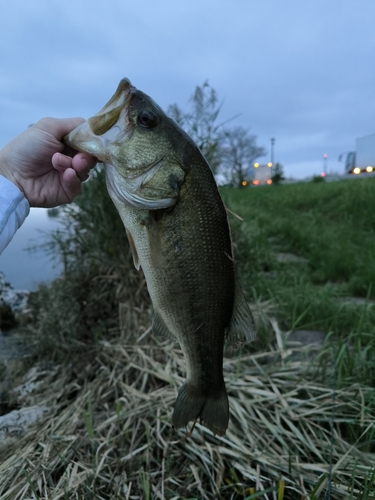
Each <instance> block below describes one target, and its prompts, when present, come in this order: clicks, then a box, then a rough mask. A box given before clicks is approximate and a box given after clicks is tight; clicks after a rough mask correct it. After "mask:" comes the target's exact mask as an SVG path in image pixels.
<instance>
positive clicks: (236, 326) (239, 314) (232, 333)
mask: <svg viewBox="0 0 375 500" xmlns="http://www.w3.org/2000/svg"><path fill="white" fill-rule="evenodd" d="M227 335H228V336H227V340H228V341H229V342H231V343H233V344H234V345H235V346H237V345H239V344H247V343H248V342H251V341H252V340H254V338H255V336H256V330H255V321H254V318H253V315H252V313H251V311H250V307H249V306H248V304H247V302H246V299H245V296H244V293H243V291H242V288H241V286H240V284H239V283H238V280H236V283H235V296H234V306H233V314H232V319H231V321H230V324H229V328H228V334H227Z"/></svg>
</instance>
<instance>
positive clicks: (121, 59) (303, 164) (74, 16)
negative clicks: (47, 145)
mask: <svg viewBox="0 0 375 500" xmlns="http://www.w3.org/2000/svg"><path fill="white" fill-rule="evenodd" d="M374 20H375V0H325V1H323V0H304V1H301V0H226V1H224V0H189V1H181V0H180V1H178V0H157V1H155V0H153V1H152V0H142V1H140V0H138V1H134V0H133V1H132V2H130V1H128V0H103V1H99V0H90V1H88V0H74V1H72V0H32V1H31V2H25V0H12V1H9V2H2V5H1V7H0V33H1V35H0V116H1V120H0V147H1V146H3V145H4V144H5V143H6V142H7V141H8V140H10V139H11V138H12V137H14V136H15V135H17V134H18V133H20V132H21V131H22V130H24V129H25V128H26V127H27V126H28V125H29V124H31V123H35V122H36V121H37V120H38V119H39V118H41V117H43V116H56V117H68V116H83V117H84V118H88V117H89V116H91V115H93V114H94V113H96V112H97V111H98V110H99V109H100V108H101V107H102V106H103V105H104V104H105V103H106V101H107V100H108V99H109V98H110V97H111V95H112V94H113V92H114V91H115V89H116V87H117V84H118V82H119V80H120V79H121V78H122V77H125V76H126V77H128V78H129V79H130V80H131V82H132V83H133V84H134V85H135V86H136V87H138V88H139V89H141V90H143V91H144V92H146V93H148V94H149V95H151V96H152V97H153V98H154V100H155V101H156V102H158V104H159V105H161V106H162V107H163V108H164V109H166V108H167V107H168V105H169V104H172V103H178V104H179V105H180V106H181V107H182V108H184V109H188V101H189V98H190V96H191V94H192V93H193V91H194V88H195V86H196V85H201V84H203V82H204V81H205V80H208V81H209V83H210V84H211V86H212V87H214V88H215V89H216V90H217V92H218V95H219V98H220V99H222V100H223V108H222V119H223V120H225V119H226V118H229V117H231V116H233V115H237V114H240V117H239V118H237V119H236V121H235V122H232V123H233V125H243V126H246V127H250V128H251V132H252V133H253V134H255V135H256V136H257V137H258V143H259V145H260V146H264V147H265V148H266V149H267V150H268V152H269V151H270V138H271V137H275V138H276V145H275V160H276V161H279V162H281V163H282V165H283V166H284V170H285V173H286V174H287V175H288V176H294V177H300V178H301V177H305V176H307V175H311V174H314V173H315V174H318V173H320V172H321V169H322V166H323V154H324V153H327V154H328V170H332V171H337V172H340V171H342V170H343V165H342V164H340V163H338V162H337V157H338V155H339V154H340V153H342V152H345V151H349V150H352V149H354V146H355V139H356V138H357V137H361V136H364V135H368V134H371V133H375V24H374Z"/></svg>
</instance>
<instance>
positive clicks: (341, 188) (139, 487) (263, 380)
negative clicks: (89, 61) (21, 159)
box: [0, 170, 375, 500]
mask: <svg viewBox="0 0 375 500" xmlns="http://www.w3.org/2000/svg"><path fill="white" fill-rule="evenodd" d="M374 191H375V179H372V178H368V179H363V180H356V181H353V182H350V181H341V182H332V183H327V182H320V183H299V184H293V185H280V186H267V187H256V188H246V189H234V188H226V187H225V188H222V195H223V199H224V201H225V204H226V205H227V207H228V208H229V209H230V210H231V211H233V212H235V213H237V214H239V215H240V216H241V217H242V218H243V221H240V220H238V219H237V218H235V217H234V216H232V215H229V219H230V222H231V227H232V235H233V243H234V249H235V257H236V261H237V273H238V275H239V278H240V281H241V283H242V285H243V288H244V290H245V294H246V296H247V298H248V299H249V301H250V302H252V304H253V309H254V312H255V316H256V319H257V323H258V338H257V339H256V341H255V342H253V343H252V344H251V345H250V346H248V347H247V346H246V347H245V348H243V349H242V350H241V352H240V353H239V354H238V355H237V356H234V357H232V358H229V359H225V361H224V372H225V378H226V382H227V387H228V393H229V396H230V400H231V424H230V429H229V431H228V434H227V436H226V437H224V438H217V437H213V436H211V435H210V434H209V433H208V432H207V431H205V430H204V429H202V428H200V427H199V426H198V428H197V429H196V430H194V433H193V435H192V437H191V438H190V439H185V438H184V435H183V432H176V431H175V430H173V429H172V427H171V424H170V413H171V409H172V405H173V401H174V399H175V396H176V391H177V389H178V387H179V386H180V385H181V383H182V380H183V378H184V374H185V363H184V360H183V357H182V355H181V352H180V351H179V349H178V348H176V346H175V345H172V344H171V343H169V342H164V341H162V340H160V339H154V338H153V337H152V336H151V335H150V333H149V327H150V323H151V307H150V300H149V298H148V295H147V291H146V287H145V283H144V279H143V277H142V274H141V273H137V272H136V271H135V270H134V268H133V263H132V259H131V256H130V252H129V248H128V244H127V240H126V237H125V231H124V229H123V226H122V223H121V221H120V219H119V217H118V214H117V212H116V210H115V209H114V207H113V205H112V202H111V201H110V199H109V197H108V195H107V193H106V190H105V189H104V177H103V172H101V171H100V170H99V171H97V172H96V173H95V174H94V175H93V180H92V181H90V182H89V183H87V184H86V185H85V190H84V193H83V195H82V196H80V197H79V198H78V199H77V202H76V203H75V204H73V205H72V206H70V207H67V208H66V209H64V212H63V220H64V223H65V230H64V231H62V232H59V233H56V234H55V235H54V236H53V239H52V241H51V244H50V246H49V251H50V252H51V253H53V254H55V255H57V256H58V258H60V259H61V260H62V262H63V264H64V273H63V275H62V276H61V277H60V278H59V279H58V280H56V281H54V282H53V283H52V284H51V285H48V286H47V285H44V286H41V287H40V288H39V290H38V291H37V292H36V293H33V294H31V299H30V304H29V305H30V319H31V322H30V324H28V325H26V327H25V339H26V340H27V342H28V346H29V349H31V350H32V353H33V356H32V357H30V358H29V359H28V360H26V362H25V363H24V365H23V366H22V367H21V368H20V367H19V366H18V365H17V367H13V368H11V367H10V366H6V365H2V366H0V372H1V373H0V376H1V377H3V378H4V380H5V379H6V378H8V379H9V378H11V379H12V378H15V376H14V374H15V373H18V374H19V373H21V376H23V377H24V376H25V370H26V368H28V367H29V366H30V365H35V364H37V366H42V367H43V370H45V375H44V377H45V383H44V384H43V385H42V386H41V388H40V389H39V390H38V391H37V393H36V394H32V395H30V396H28V397H29V398H30V399H28V400H27V401H26V403H27V404H30V401H31V402H32V404H46V405H47V406H49V407H51V415H50V416H49V418H48V419H47V421H46V423H45V425H43V424H42V425H41V426H40V427H39V428H37V430H36V431H31V433H30V434H27V435H26V436H24V437H21V438H20V439H21V441H20V445H19V448H17V446H16V445H14V446H13V448H12V447H10V448H9V450H7V451H6V452H4V456H3V457H1V460H0V496H1V495H2V494H3V495H4V498H6V499H7V500H8V499H9V500H10V499H11V498H15V496H16V494H21V493H20V492H21V491H23V493H22V494H26V491H27V494H28V496H29V497H31V496H32V495H34V497H35V498H37V497H38V495H39V497H40V498H41V497H43V498H44V497H45V498H51V499H52V498H54V495H55V494H56V495H60V496H59V498H60V497H62V495H63V492H64V491H65V496H64V498H68V497H69V498H70V496H71V495H74V494H75V495H76V496H77V498H85V499H89V500H90V499H101V498H128V497H129V495H130V492H131V494H132V495H134V498H150V499H151V498H152V499H153V498H174V497H175V495H177V494H178V495H180V496H179V497H178V498H223V499H226V498H228V499H233V500H238V499H244V498H247V499H250V498H263V497H264V498H277V499H278V500H282V499H284V498H285V499H286V498H288V499H289V498H291V499H294V498H314V499H318V498H323V497H324V496H325V495H326V493H327V491H331V495H332V496H331V498H332V499H333V498H335V499H340V498H348V499H353V500H354V499H356V498H358V499H359V498H361V499H365V498H366V499H367V498H373V497H374V495H375V491H374V477H375V472H374V470H375V427H374V424H373V422H374V420H375V391H374V390H373V388H374V386H375V306H372V305H371V301H372V300H374V299H375V231H374V228H375V197H374V196H373V193H374ZM280 253H281V254H285V253H289V254H293V255H294V256H298V257H300V258H302V259H304V260H302V261H300V262H294V261H286V262H285V261H283V262H281V261H280ZM348 297H356V298H360V299H363V301H364V303H363V304H362V305H358V304H353V303H351V302H350V301H349V300H348V299H347V298H348ZM366 300H367V301H368V304H366ZM275 322H276V323H275ZM275 324H276V326H275ZM277 325H278V326H277ZM278 328H281V330H284V331H289V330H297V329H316V330H320V331H323V332H324V333H325V335H326V341H325V344H324V346H323V348H322V349H321V351H320V353H319V355H318V356H317V357H315V358H313V357H310V358H309V354H310V353H309V352H306V353H305V354H306V357H305V358H303V360H301V359H298V360H297V361H296V360H295V358H293V356H292V354H291V352H289V351H285V350H283V349H284V348H283V347H282V346H280V343H279V341H278V342H276V340H275V334H276V337H277V335H278V333H277V329H278ZM278 340H279V338H278ZM309 359H310V361H309ZM51 363H52V366H54V367H55V369H56V372H54V371H52V372H49V367H50V366H51ZM12 370H13V371H12ZM43 373H44V372H43ZM17 383H20V382H19V381H18V382H16V380H15V381H14V385H16V384H17ZM19 404H20V405H23V404H25V401H23V400H20V401H19ZM331 444H332V457H333V462H332V465H333V467H334V469H333V472H332V480H330V466H329V463H330V459H331ZM20 468H21V469H22V468H24V469H25V472H24V473H23V475H20V473H19V472H18V471H19V470H21V469H20ZM41 472H43V474H42V473H41ZM18 481H20V484H19V486H18ZM22 488H23V490H22ZM27 488H28V489H27ZM329 488H331V490H329ZM176 492H178V493H176Z"/></svg>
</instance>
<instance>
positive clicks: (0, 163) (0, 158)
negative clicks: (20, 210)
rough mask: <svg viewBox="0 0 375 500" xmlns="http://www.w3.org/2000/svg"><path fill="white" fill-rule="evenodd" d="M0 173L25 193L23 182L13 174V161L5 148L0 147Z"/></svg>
mask: <svg viewBox="0 0 375 500" xmlns="http://www.w3.org/2000/svg"><path fill="white" fill-rule="evenodd" d="M0 175H2V176H3V177H5V178H6V179H8V181H10V182H12V183H13V184H15V185H16V186H17V187H18V189H19V190H20V191H22V193H23V194H25V193H24V191H23V189H22V186H21V184H20V183H19V182H18V181H17V178H16V176H15V175H14V174H13V168H12V162H11V161H9V159H8V158H7V154H6V151H4V149H0Z"/></svg>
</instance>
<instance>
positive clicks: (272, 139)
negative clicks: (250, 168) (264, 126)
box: [271, 137, 275, 167]
mask: <svg viewBox="0 0 375 500" xmlns="http://www.w3.org/2000/svg"><path fill="white" fill-rule="evenodd" d="M274 149H275V138H274V137H271V167H274V152H275V151H274Z"/></svg>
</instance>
